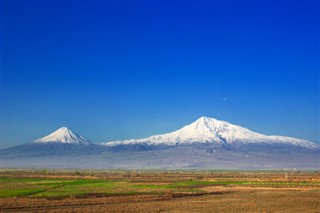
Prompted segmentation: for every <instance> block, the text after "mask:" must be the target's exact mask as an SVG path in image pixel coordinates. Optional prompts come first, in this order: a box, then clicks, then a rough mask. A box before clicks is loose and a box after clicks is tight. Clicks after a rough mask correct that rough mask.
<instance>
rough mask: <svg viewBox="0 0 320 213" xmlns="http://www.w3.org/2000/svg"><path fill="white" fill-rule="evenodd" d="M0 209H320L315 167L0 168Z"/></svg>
mask: <svg viewBox="0 0 320 213" xmlns="http://www.w3.org/2000/svg"><path fill="white" fill-rule="evenodd" d="M0 210H1V212H320V172H319V171H231V170H227V171H224V170H213V171H150V170H148V171H144V170H142V171H138V170H136V171H133V170H132V171H121V170H120V171H119V170H108V171H102V170H98V171H93V170H90V171H89V170H83V171H82V170H81V171H80V170H79V171H71V170H9V169H2V170H1V182H0Z"/></svg>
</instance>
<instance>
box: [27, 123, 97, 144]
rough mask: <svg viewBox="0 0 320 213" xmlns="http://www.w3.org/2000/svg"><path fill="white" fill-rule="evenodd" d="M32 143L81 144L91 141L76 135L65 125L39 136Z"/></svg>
mask: <svg viewBox="0 0 320 213" xmlns="http://www.w3.org/2000/svg"><path fill="white" fill-rule="evenodd" d="M32 143H33V144H35V143H37V144H40V143H62V144H81V145H88V144H91V142H90V141H89V140H87V139H85V138H84V137H82V136H80V135H78V134H77V133H75V132H73V131H72V130H70V129H68V128H67V127H61V128H59V129H58V130H56V131H54V132H52V133H51V134H49V135H47V136H45V137H43V138H39V139H37V140H35V141H33V142H32Z"/></svg>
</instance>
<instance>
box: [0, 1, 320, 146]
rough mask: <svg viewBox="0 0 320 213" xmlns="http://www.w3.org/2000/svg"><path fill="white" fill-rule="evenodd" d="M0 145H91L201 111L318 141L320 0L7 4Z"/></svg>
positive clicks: (175, 123)
mask: <svg viewBox="0 0 320 213" xmlns="http://www.w3.org/2000/svg"><path fill="white" fill-rule="evenodd" d="M2 11H3V12H2V16H1V18H2V23H3V24H2V71H1V79H2V85H1V90H2V92H1V93H2V94H1V99H2V100H1V148H6V147H11V146H15V145H19V144H23V143H28V142H31V141H33V140H35V139H37V138H40V137H42V136H45V135H46V134H48V133H50V132H52V131H54V130H56V129H58V128H59V127H62V126H67V127H69V128H71V129H72V130H75V131H76V132H78V133H79V134H81V135H82V136H84V137H86V138H87V139H89V140H91V141H93V142H106V141H112V140H123V139H131V138H144V137H149V136H151V135H155V134H162V133H167V132H171V131H174V130H177V129H179V128H181V127H183V126H184V125H187V124H189V123H191V122H193V121H195V120H196V119H198V118H199V117H201V116H209V117H213V118H216V119H219V120H224V121H228V122H230V123H233V124H236V125H240V126H243V127H246V128H249V129H250V130H253V131H256V132H259V133H263V134H267V135H283V136H290V137H295V138H301V139H306V140H309V141H312V142H316V143H320V139H319V132H320V127H319V108H320V106H319V81H320V79H319V68H320V67H319V61H318V60H319V24H320V23H319V22H320V21H319V18H318V17H319V15H320V14H319V2H318V1H290V0H288V1H255V0H252V1H250V0H249V1H243V2H235V1H212V2H211V1H200V2H195V1H183V2H182V1H174V2H160V1H132V2H131V1H130V2H129V1H106V2H103V1H56V2H55V1H37V0H36V1H16V0H10V1H9V0H4V1H3V5H2Z"/></svg>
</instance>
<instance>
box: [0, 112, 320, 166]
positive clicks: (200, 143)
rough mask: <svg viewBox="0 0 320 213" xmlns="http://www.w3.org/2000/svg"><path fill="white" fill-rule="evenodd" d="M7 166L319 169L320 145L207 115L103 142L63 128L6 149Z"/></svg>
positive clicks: (4, 160)
mask: <svg viewBox="0 0 320 213" xmlns="http://www.w3.org/2000/svg"><path fill="white" fill-rule="evenodd" d="M0 155H1V157H0V163H1V165H2V167H7V168H82V169H84V168H87V169H119V168H120V169H121V168H122V169H296V168H301V169H317V170H319V168H320V147H319V145H317V144H315V143H312V142H309V141H306V140H300V139H296V138H290V137H282V136H267V135H263V134H259V133H255V132H253V131H251V130H249V129H246V128H244V127H241V126H237V125H234V124H231V123H228V122H225V121H219V120H216V119H213V118H208V117H201V118H199V119H198V120H196V121H195V122H193V123H191V124H190V125H187V126H185V127H183V128H181V129H179V130H177V131H175V132H172V133H167V134H162V135H155V136H151V137H148V138H144V139H138V140H125V141H113V142H108V143H105V144H104V145H102V144H96V143H91V142H90V141H88V140H87V139H85V138H83V137H81V136H80V135H78V134H77V133H75V132H72V131H71V130H69V129H68V128H66V127H62V128H60V129H58V130H57V131H55V132H53V133H51V134H50V135H48V136H45V137H43V138H40V139H38V140H35V141H33V142H31V143H26V144H22V145H19V146H15V147H11V148H7V149H2V150H1V152H0Z"/></svg>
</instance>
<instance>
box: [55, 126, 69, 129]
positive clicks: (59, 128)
mask: <svg viewBox="0 0 320 213" xmlns="http://www.w3.org/2000/svg"><path fill="white" fill-rule="evenodd" d="M58 130H69V129H68V127H65V126H63V127H60V128H59V129H58Z"/></svg>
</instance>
